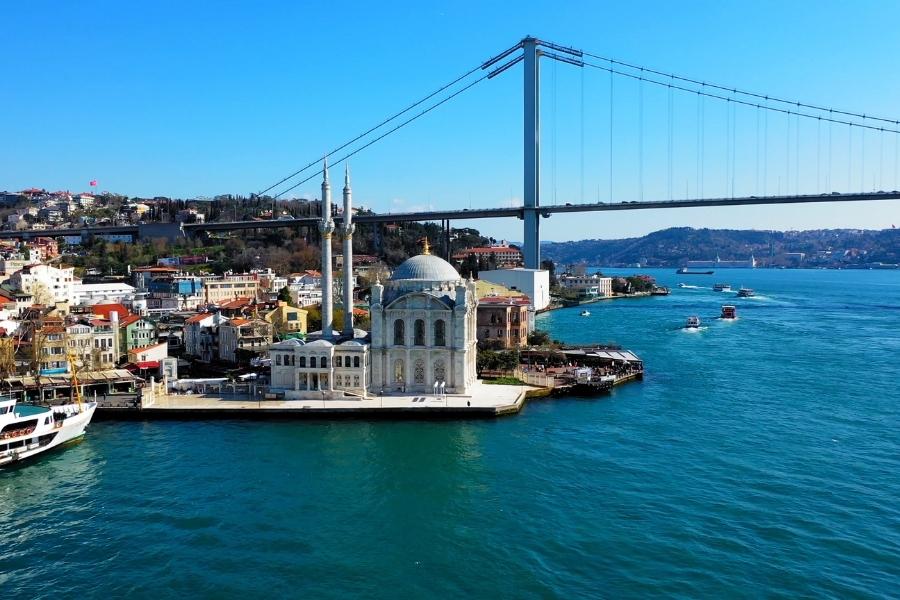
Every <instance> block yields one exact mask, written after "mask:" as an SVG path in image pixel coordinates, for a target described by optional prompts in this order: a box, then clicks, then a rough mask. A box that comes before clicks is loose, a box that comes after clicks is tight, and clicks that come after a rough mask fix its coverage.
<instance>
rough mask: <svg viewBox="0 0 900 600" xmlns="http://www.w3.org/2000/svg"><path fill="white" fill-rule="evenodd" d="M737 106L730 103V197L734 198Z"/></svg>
mask: <svg viewBox="0 0 900 600" xmlns="http://www.w3.org/2000/svg"><path fill="white" fill-rule="evenodd" d="M736 173H737V104H735V103H733V102H732V103H731V197H732V198H734V184H735V180H736V179H737V177H736V175H735V174H736Z"/></svg>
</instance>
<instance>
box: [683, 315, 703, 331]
mask: <svg viewBox="0 0 900 600" xmlns="http://www.w3.org/2000/svg"><path fill="white" fill-rule="evenodd" d="M684 328H685V329H699V328H700V317H688V319H687V323H685V324H684Z"/></svg>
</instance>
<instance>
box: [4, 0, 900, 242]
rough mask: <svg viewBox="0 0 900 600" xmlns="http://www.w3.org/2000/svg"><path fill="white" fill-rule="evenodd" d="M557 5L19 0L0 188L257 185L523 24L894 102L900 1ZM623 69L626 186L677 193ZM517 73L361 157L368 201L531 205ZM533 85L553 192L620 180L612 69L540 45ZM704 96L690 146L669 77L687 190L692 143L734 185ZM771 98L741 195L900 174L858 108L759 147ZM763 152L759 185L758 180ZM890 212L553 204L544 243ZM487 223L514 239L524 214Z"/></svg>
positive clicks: (169, 190) (844, 95) (676, 179)
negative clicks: (586, 210) (864, 132)
mask: <svg viewBox="0 0 900 600" xmlns="http://www.w3.org/2000/svg"><path fill="white" fill-rule="evenodd" d="M557 4H558V5H553V4H548V3H546V2H521V3H516V4H509V5H506V4H502V3H491V2H477V3H476V2H440V3H431V4H427V3H419V2H410V3H368V2H343V3H339V4H334V3H324V2H314V3H295V2H284V3H276V2H254V3H250V2H246V3H238V2H196V3H183V2H153V3H129V2H89V1H88V2H80V3H69V2H40V1H32V2H27V3H25V2H15V3H13V2H6V3H3V4H2V5H0V22H3V23H4V28H3V30H4V43H3V52H2V53H0V73H2V74H3V75H2V76H3V83H4V88H5V90H4V94H3V102H2V106H3V110H2V116H0V131H2V134H3V140H4V143H3V144H2V146H0V189H10V190H14V189H22V188H25V187H30V186H38V187H46V188H50V189H70V190H72V191H76V190H79V191H80V190H82V189H85V188H86V187H87V182H88V181H89V180H91V179H98V180H99V181H100V189H103V190H110V191H116V192H120V193H125V194H129V195H147V196H153V195H167V196H176V197H194V196H210V195H214V194H218V193H244V194H248V193H250V192H254V191H258V190H259V189H262V188H264V187H267V186H268V185H269V184H271V183H274V182H275V181H277V180H278V179H280V178H281V177H282V176H283V175H285V174H287V173H289V172H291V171H292V170H294V169H295V168H297V167H299V166H302V165H305V164H306V163H307V162H309V161H310V160H312V159H313V158H314V157H316V156H318V155H321V154H323V153H324V152H325V151H326V150H327V149H329V148H331V147H334V146H336V145H338V144H339V143H341V142H342V141H345V140H347V139H349V138H351V137H353V136H355V135H356V134H357V133H360V132H361V131H363V130H365V129H366V128H368V127H370V126H371V125H373V124H375V123H377V122H378V121H380V120H381V119H382V118H383V117H384V116H386V115H389V114H391V113H392V112H395V111H396V110H398V109H399V108H401V107H403V106H405V105H406V104H408V103H410V102H411V101H413V100H415V99H418V98H419V97H421V96H423V95H424V94H425V93H427V92H429V91H431V90H433V89H434V88H436V87H438V86H440V85H442V84H443V83H446V82H447V81H449V80H451V79H452V78H453V77H455V76H456V75H458V74H461V73H462V72H465V71H466V70H468V69H469V68H470V67H472V66H474V65H476V64H478V63H479V62H481V61H483V60H485V59H486V58H488V57H490V56H492V55H493V54H496V53H497V52H499V51H500V50H503V49H504V48H506V47H508V46H510V45H512V44H513V43H515V42H516V41H517V40H518V39H520V38H521V37H523V36H524V35H526V34H532V35H535V36H538V37H541V38H542V39H546V40H552V41H554V42H557V43H559V44H564V45H570V46H574V47H578V48H582V49H585V50H589V51H592V52H594V53H597V54H600V55H603V56H611V57H613V58H616V59H619V60H623V61H628V62H632V63H637V64H641V65H645V66H647V67H652V68H657V69H659V70H662V71H666V72H674V73H678V74H682V75H686V76H692V77H696V78H698V79H703V80H707V81H712V82H719V83H724V84H726V85H735V86H739V87H743V88H745V89H749V90H754V91H761V92H763V93H767V94H771V95H780V96H783V97H787V98H796V99H798V100H802V101H805V102H811V103H818V104H824V105H828V106H834V107H837V108H848V109H853V110H857V111H860V112H864V113H866V114H879V115H883V116H887V117H891V118H900V75H898V71H897V69H896V65H897V57H898V56H900V38H898V37H897V36H895V35H893V30H892V27H891V26H890V24H891V23H896V22H898V18H900V4H898V3H894V2H887V1H885V2H854V3H838V2H790V3H784V2H754V3H739V2H700V3H690V4H688V3H671V2H648V3H632V4H630V5H625V3H615V4H614V3H600V2H585V3H557ZM614 86H615V96H614V98H615V100H614V102H613V131H614V135H613V136H612V153H613V155H614V160H613V165H614V168H613V196H614V197H615V199H617V200H636V199H640V198H641V197H643V198H644V199H657V198H665V197H667V196H668V195H669V192H670V184H669V181H670V175H669V173H670V169H669V166H668V164H669V160H668V156H669V152H670V150H669V136H668V127H669V124H668V123H669V122H668V119H669V116H668V114H669V113H668V107H667V106H668V105H667V102H668V100H667V92H666V91H664V90H662V89H657V88H653V89H651V88H652V86H647V85H645V86H644V90H643V96H644V113H643V114H644V117H643V121H644V125H643V137H642V138H641V136H640V131H641V129H640V128H639V127H638V123H639V119H640V112H639V108H638V107H639V102H638V98H639V94H640V93H641V91H640V89H639V84H637V83H635V82H632V81H626V80H621V79H616V81H615V84H614ZM521 88H522V72H521V68H520V67H518V68H514V69H512V70H510V71H508V72H507V73H505V74H504V75H503V76H501V77H498V78H496V79H493V80H490V81H487V82H483V83H480V84H478V85H477V86H475V87H474V88H473V89H471V90H470V91H468V92H466V93H465V94H463V95H461V96H460V97H458V98H456V99H455V100H454V101H452V102H451V103H448V104H447V105H445V106H442V107H441V108H438V109H437V110H435V111H434V112H433V113H431V114H429V115H427V116H426V117H423V118H422V119H420V120H418V121H417V122H416V123H415V124H413V125H411V126H409V127H408V128H405V129H403V130H402V131H400V132H398V133H397V134H394V135H392V136H390V137H389V138H387V139H385V140H384V141H382V142H379V143H378V144H376V145H375V146H373V147H372V148H370V149H368V150H366V151H364V152H363V153H360V154H359V155H358V156H356V157H354V159H353V161H352V169H353V175H354V197H355V199H356V201H357V202H358V203H361V204H364V205H366V206H369V207H371V208H373V209H375V210H376V211H379V212H387V211H400V210H410V209H414V208H417V207H435V208H444V207H464V206H473V207H474V206H497V205H504V204H509V203H518V202H520V201H521V193H522V192H521V189H522V183H521V178H522V177H521V161H522V159H521V154H522V139H521V138H522V133H521V121H522V108H521V105H522V99H521ZM542 101H543V124H544V127H543V136H544V146H543V158H544V160H543V181H544V186H543V190H542V197H543V202H544V203H553V202H570V201H571V202H578V201H579V199H580V198H581V197H582V193H583V195H584V199H585V200H591V201H593V200H596V199H597V198H598V197H599V198H600V199H601V200H604V201H605V200H607V199H608V198H609V190H610V183H609V175H610V174H609V152H610V134H609V119H610V114H609V108H610V107H609V75H607V74H604V73H602V72H600V71H597V70H593V69H585V70H584V71H581V70H579V69H577V68H575V67H571V66H569V65H557V64H556V63H553V62H551V61H544V62H543V98H542ZM703 110H704V113H703V115H704V116H703V124H704V149H705V153H704V155H703V156H704V158H703V160H702V161H698V160H697V153H696V146H697V135H696V132H697V123H698V121H697V101H696V98H695V97H693V96H689V95H679V94H676V95H674V97H673V109H672V115H673V117H672V118H673V121H672V131H673V133H672V150H671V154H672V157H673V158H672V168H671V173H672V175H671V181H672V183H671V190H672V194H673V195H674V196H676V197H683V196H684V195H686V194H687V195H690V196H695V195H696V194H697V193H698V192H699V190H698V189H697V188H698V177H697V175H698V171H699V169H700V166H701V163H702V169H703V192H704V195H706V196H710V195H721V194H726V193H730V192H729V188H730V178H729V176H728V175H729V170H728V165H727V162H726V161H725V159H724V157H725V155H726V153H727V150H728V148H730V146H729V142H728V138H727V134H726V131H727V129H726V127H725V124H726V122H727V121H726V119H727V115H726V112H725V111H726V110H727V107H726V106H724V105H722V104H721V103H717V102H713V101H710V102H709V103H706V104H704V106H703ZM756 112H757V111H755V110H754V109H747V110H740V109H739V110H736V111H735V120H734V122H735V125H734V129H735V132H736V133H735V142H734V144H733V146H734V155H735V159H734V162H735V168H734V174H735V176H734V179H735V188H736V193H737V194H738V195H740V194H742V193H746V194H748V195H749V194H758V193H762V192H763V190H764V189H765V191H768V192H769V193H774V192H776V191H778V190H782V191H785V190H788V189H790V190H799V191H801V192H817V193H818V192H823V191H830V190H848V189H852V190H858V189H873V188H876V189H900V173H897V171H896V170H895V167H894V165H895V153H896V145H895V137H896V136H893V137H892V136H884V142H883V143H882V141H881V137H880V136H879V135H877V134H870V135H868V136H867V138H866V144H865V150H864V153H865V156H863V143H862V142H863V141H862V139H861V137H860V135H859V133H858V132H857V137H856V138H855V139H854V140H853V145H854V148H853V152H850V150H849V147H848V137H847V135H848V134H847V128H846V127H844V128H840V127H838V128H834V127H832V128H830V129H829V128H827V127H825V128H823V127H821V126H818V129H817V125H816V123H815V122H803V123H801V130H800V135H801V138H800V139H801V143H800V153H799V154H798V153H795V154H794V155H793V156H794V158H793V160H792V161H791V162H788V161H787V160H786V156H787V154H786V152H787V149H786V148H787V145H788V144H796V142H795V141H792V139H793V140H795V139H796V137H794V138H789V137H788V136H787V135H786V132H787V125H788V123H787V121H786V119H785V118H784V117H781V118H780V121H779V118H778V117H777V116H772V115H770V117H769V124H768V132H769V136H770V137H769V144H768V147H767V149H766V150H765V151H764V152H763V156H764V158H762V159H757V155H756V152H757V148H758V147H759V145H758V144H757V142H756V140H757V137H756V136H757V131H758V130H757V129H756V127H757V126H756V123H757V121H756V118H757V115H756ZM791 127H796V125H794V124H792V125H791ZM829 133H830V134H831V136H832V146H831V148H832V157H831V165H832V168H831V170H830V171H829V170H828V169H827V166H826V165H827V164H828V161H827V160H826V155H827V151H826V147H827V146H826V144H825V140H826V139H827V136H828V134H829ZM793 135H794V136H796V131H794V134H793ZM582 136H583V140H584V141H583V147H584V151H583V152H582ZM639 139H643V143H642V144H639V141H638V140H639ZM817 139H818V143H817ZM882 144H883V145H882ZM641 145H642V146H643V154H641V153H639V152H638V149H639V147H640V146H641ZM640 156H642V157H643V158H642V159H640V158H639V157H640ZM848 160H849V161H850V162H848ZM760 162H762V163H764V164H765V167H760V166H759V165H760ZM641 163H642V164H643V177H639V171H640V166H639V165H640V164H641ZM582 165H583V166H582ZM798 166H799V169H798V168H797V167H798ZM798 170H799V177H798V175H797V173H798ZM763 171H765V172H766V175H767V177H766V178H765V179H767V181H760V179H761V177H762V176H761V175H759V174H758V173H761V172H763ZM826 171H827V172H826ZM848 178H849V179H850V183H848ZM641 184H642V185H641ZM317 188H318V182H316V181H312V182H310V183H308V184H305V185H303V186H301V187H300V188H298V189H297V190H296V192H295V193H296V194H297V195H307V196H315V195H316V194H317V192H318V189H317ZM898 222H900V204H898V203H897V202H883V203H868V204H865V205H846V206H845V205H818V206H793V207H747V208H721V209H715V210H703V211H701V210H695V209H694V210H690V209H679V210H669V211H642V212H640V213H632V214H627V213H622V214H619V213H617V214H595V215H591V216H584V215H581V216H559V215H557V216H554V217H552V218H551V219H549V220H545V221H544V222H543V231H544V238H545V239H552V240H565V239H580V238H589V237H590V238H592V237H605V238H609V237H621V236H626V235H635V234H642V233H646V232H649V231H652V230H655V229H660V228H663V227H669V226H681V225H691V226H698V227H699V226H707V227H739V228H773V229H801V228H817V227H869V228H883V227H890V225H891V224H892V223H898ZM472 225H474V226H476V227H478V228H480V229H481V230H482V231H484V232H485V233H487V234H490V235H494V236H496V237H506V238H510V239H520V238H521V233H520V230H519V224H518V222H517V221H513V220H498V221H491V222H487V221H484V222H473V223H472Z"/></svg>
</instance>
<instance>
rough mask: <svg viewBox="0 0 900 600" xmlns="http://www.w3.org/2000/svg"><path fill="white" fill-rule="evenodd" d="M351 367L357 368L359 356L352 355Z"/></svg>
mask: <svg viewBox="0 0 900 600" xmlns="http://www.w3.org/2000/svg"><path fill="white" fill-rule="evenodd" d="M348 360H349V359H348ZM353 368H355V369H358V368H359V357H358V356H354V357H353Z"/></svg>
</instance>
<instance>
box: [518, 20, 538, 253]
mask: <svg viewBox="0 0 900 600" xmlns="http://www.w3.org/2000/svg"><path fill="white" fill-rule="evenodd" d="M538 43H539V42H538V40H537V39H536V38H533V37H531V36H528V37H526V38H525V39H523V40H522V49H523V52H524V55H523V58H524V65H525V70H524V71H525V77H524V83H525V89H524V98H525V123H524V125H525V128H524V132H525V137H524V151H525V154H524V161H523V166H524V168H523V172H524V176H525V179H524V188H523V199H524V204H525V210H524V214H523V218H524V222H525V236H524V240H523V241H524V242H525V268H526V269H539V268H541V235H540V226H541V221H540V219H541V216H540V213H539V210H540V206H541V164H540V163H541V68H540V60H539V59H540V56H541V51H540V50H538Z"/></svg>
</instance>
